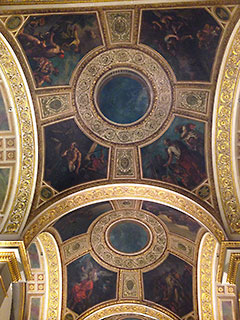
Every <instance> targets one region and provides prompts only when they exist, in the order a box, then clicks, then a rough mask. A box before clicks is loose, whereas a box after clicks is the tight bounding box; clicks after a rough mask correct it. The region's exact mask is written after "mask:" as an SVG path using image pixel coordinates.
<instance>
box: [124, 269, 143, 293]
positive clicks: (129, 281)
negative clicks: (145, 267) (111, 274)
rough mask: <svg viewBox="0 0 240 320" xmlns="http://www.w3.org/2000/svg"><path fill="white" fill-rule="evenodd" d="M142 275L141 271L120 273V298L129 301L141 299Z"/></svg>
mask: <svg viewBox="0 0 240 320" xmlns="http://www.w3.org/2000/svg"><path fill="white" fill-rule="evenodd" d="M140 279H141V275H140V272H139V271H128V270H122V271H121V273H120V297H121V298H123V299H124V298H125V299H129V298H134V299H139V298H140V292H141V290H140V283H141V280H140Z"/></svg>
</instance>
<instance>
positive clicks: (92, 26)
mask: <svg viewBox="0 0 240 320" xmlns="http://www.w3.org/2000/svg"><path fill="white" fill-rule="evenodd" d="M18 40H19V41H20V43H21V45H22V47H23V49H24V50H25V53H26V56H27V57H28V60H29V63H30V66H31V68H32V71H33V76H34V79H35V81H36V85H37V87H41V86H51V85H64V84H65V85H66V84H68V83H69V80H70V78H71V75H72V72H73V70H74V68H75V67H76V66H77V64H78V62H79V61H80V60H81V59H82V58H83V57H84V55H85V54H86V53H87V52H89V51H90V50H92V49H94V48H96V47H98V46H99V45H102V39H101V35H100V31H99V26H98V22H97V18H96V15H95V14H92V13H91V14H81V15H76V14H71V15H53V14H52V15H49V16H33V17H30V18H29V19H28V21H27V23H26V24H25V25H24V27H23V28H22V29H21V30H20V32H19V33H18Z"/></svg>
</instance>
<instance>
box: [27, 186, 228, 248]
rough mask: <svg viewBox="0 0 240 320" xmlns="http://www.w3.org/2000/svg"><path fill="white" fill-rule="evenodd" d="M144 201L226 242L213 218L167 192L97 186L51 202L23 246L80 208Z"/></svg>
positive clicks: (181, 198) (187, 200)
mask: <svg viewBox="0 0 240 320" xmlns="http://www.w3.org/2000/svg"><path fill="white" fill-rule="evenodd" d="M126 197H127V198H128V199H145V200H152V201H156V202H160V203H163V204H166V205H170V206H173V207H175V208H176V209H178V210H180V211H183V212H185V213H187V214H189V215H190V216H192V217H194V218H196V219H197V220H199V221H200V222H201V223H202V224H203V225H205V226H206V228H207V229H208V230H210V231H211V232H212V233H213V234H214V236H215V237H216V238H217V240H218V241H219V242H221V241H223V240H224V239H225V234H224V231H223V229H222V228H221V226H220V224H218V223H217V221H216V220H215V219H214V218H213V216H212V215H211V214H210V213H208V212H207V211H206V210H205V209H203V208H202V207H201V206H200V205H199V204H197V203H195V202H193V201H192V200H190V199H188V198H186V197H184V196H182V195H180V194H176V193H175V192H173V191H171V190H167V189H162V188H159V187H154V186H147V185H131V184H127V185H120V184H119V185H117V184H116V185H111V186H99V187H95V188H92V189H88V190H82V191H79V192H77V193H75V194H72V195H70V196H69V197H66V198H64V199H61V200H60V201H58V202H56V203H54V204H53V205H52V206H51V207H49V208H47V209H45V210H44V211H42V212H41V213H40V214H39V216H38V217H37V218H36V219H35V220H33V221H32V222H31V223H30V224H29V225H28V226H27V228H26V229H25V231H24V236H23V238H24V243H25V245H26V246H28V245H29V244H30V242H31V241H32V240H33V239H34V237H35V236H37V234H38V233H40V232H41V231H42V230H44V229H45V228H46V227H47V226H48V225H50V224H51V223H52V222H53V221H54V220H56V219H57V218H60V217H61V216H63V215H64V214H66V213H68V212H70V211H72V210H75V209H77V208H79V207H82V206H86V205H89V204H91V203H94V202H100V201H106V200H112V199H124V198H125V199H126Z"/></svg>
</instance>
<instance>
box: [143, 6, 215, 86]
mask: <svg viewBox="0 0 240 320" xmlns="http://www.w3.org/2000/svg"><path fill="white" fill-rule="evenodd" d="M220 35H221V28H220V26H219V25H218V23H217V22H216V21H215V20H214V18H213V17H212V16H211V15H210V14H209V13H208V12H207V11H206V10H205V9H179V10H144V11H143V13H142V26H141V36H140V42H141V43H143V44H146V45H148V46H150V47H151V48H153V49H155V50H156V51H158V52H159V53H160V54H161V55H162V56H163V57H164V58H165V59H166V60H167V62H168V63H169V64H170V66H171V67H172V69H173V71H174V73H175V75H176V77H177V80H179V81H183V80H187V81H196V80H199V81H210V76H211V71H212V66H213V62H214V58H215V54H216V49H217V45H218V42H219V39H220Z"/></svg>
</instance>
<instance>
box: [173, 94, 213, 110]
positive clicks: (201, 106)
mask: <svg viewBox="0 0 240 320" xmlns="http://www.w3.org/2000/svg"><path fill="white" fill-rule="evenodd" d="M207 102H208V92H207V91H196V90H191V91H189V90H188V91H179V92H178V95H177V103H176V106H177V108H179V109H187V110H192V111H197V112H201V113H206V112H207Z"/></svg>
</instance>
